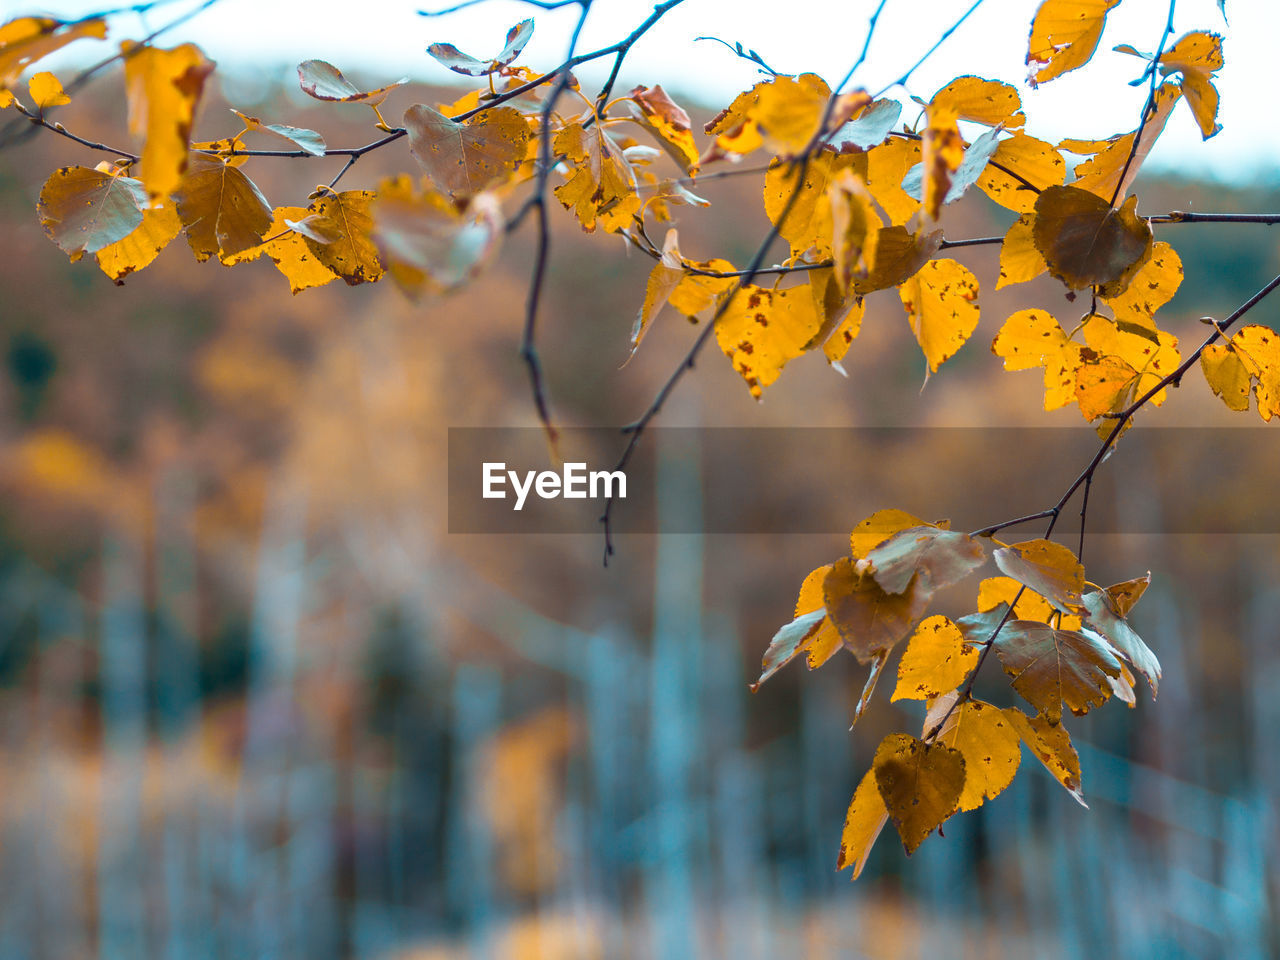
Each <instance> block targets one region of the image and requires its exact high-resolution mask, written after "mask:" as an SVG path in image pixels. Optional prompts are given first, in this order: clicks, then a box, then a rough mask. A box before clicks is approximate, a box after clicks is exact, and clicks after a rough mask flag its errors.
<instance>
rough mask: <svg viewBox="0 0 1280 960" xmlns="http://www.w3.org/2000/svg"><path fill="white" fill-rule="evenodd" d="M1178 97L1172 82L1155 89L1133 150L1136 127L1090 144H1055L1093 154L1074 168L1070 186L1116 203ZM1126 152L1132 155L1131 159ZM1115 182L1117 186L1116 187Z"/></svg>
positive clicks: (1135, 175) (1148, 151)
mask: <svg viewBox="0 0 1280 960" xmlns="http://www.w3.org/2000/svg"><path fill="white" fill-rule="evenodd" d="M1181 96H1182V90H1181V88H1180V87H1179V86H1178V85H1177V84H1175V83H1166V84H1162V85H1161V86H1160V88H1159V89H1158V90H1156V105H1155V111H1154V112H1153V113H1152V114H1151V116H1150V117H1148V118H1147V122H1146V124H1145V125H1144V126H1143V127H1142V142H1141V143H1140V144H1139V145H1138V149H1137V151H1134V149H1133V142H1134V138H1135V137H1136V136H1137V134H1138V131H1137V130H1135V131H1133V132H1132V133H1126V134H1125V135H1124V136H1118V137H1112V138H1111V139H1110V140H1103V141H1098V142H1096V143H1092V144H1089V143H1084V142H1081V141H1064V143H1062V144H1059V146H1060V147H1063V148H1064V149H1069V150H1071V152H1072V153H1080V152H1086V153H1096V154H1097V155H1096V156H1095V157H1093V159H1091V160H1088V161H1086V162H1084V163H1082V164H1080V165H1079V166H1078V167H1076V168H1075V174H1076V179H1075V180H1073V181H1072V182H1071V186H1073V187H1075V188H1076V189H1078V190H1088V191H1089V192H1090V193H1093V194H1096V195H1097V196H1099V197H1102V198H1103V199H1104V200H1106V201H1107V202H1108V203H1110V202H1111V198H1112V197H1113V196H1114V197H1115V198H1116V201H1117V202H1119V201H1121V200H1123V199H1124V198H1125V194H1126V193H1127V192H1128V190H1129V185H1130V184H1132V183H1133V180H1134V178H1135V177H1137V175H1138V171H1139V170H1140V169H1141V167H1142V162H1143V161H1144V160H1145V159H1146V157H1147V154H1148V153H1150V152H1151V148H1152V147H1154V146H1155V143H1156V140H1157V139H1158V138H1159V136H1160V134H1161V132H1163V130H1164V127H1165V123H1166V122H1167V121H1168V119H1169V114H1170V113H1172V112H1173V108H1174V106H1176V105H1177V103H1178V100H1179V98H1180V97H1181ZM1130 154H1132V155H1133V156H1132V160H1131V159H1130ZM1117 185H1119V188H1118V189H1117Z"/></svg>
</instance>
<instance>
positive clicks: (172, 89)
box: [121, 40, 270, 257]
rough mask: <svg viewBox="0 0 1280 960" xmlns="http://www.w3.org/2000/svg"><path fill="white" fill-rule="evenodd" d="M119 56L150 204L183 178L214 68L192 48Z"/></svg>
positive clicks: (129, 46) (130, 49) (127, 47)
mask: <svg viewBox="0 0 1280 960" xmlns="http://www.w3.org/2000/svg"><path fill="white" fill-rule="evenodd" d="M121 51H122V52H123V54H124V82H125V92H126V94H127V97H128V101H129V130H130V132H132V133H133V135H134V136H143V137H145V138H146V140H145V142H144V143H143V146H142V159H141V161H140V162H139V165H138V179H139V180H141V181H142V182H143V183H144V184H146V187H147V193H148V194H149V195H150V196H151V198H152V199H158V198H161V197H167V196H169V194H171V193H173V192H174V191H175V190H177V189H178V186H179V184H180V183H181V182H182V178H183V174H185V173H186V172H187V148H188V143H189V141H190V139H191V123H192V120H193V118H194V117H195V112H196V106H197V104H199V102H200V94H201V93H202V92H203V90H204V83H205V80H206V78H207V77H208V76H209V74H211V73H212V72H213V68H214V64H213V61H211V60H209V59H207V58H206V57H205V55H204V54H203V53H202V52H201V51H200V48H199V47H197V46H196V45H195V44H193V43H184V44H182V45H181V46H177V47H174V48H173V49H171V50H163V49H161V48H159V47H139V46H138V45H137V44H134V43H133V42H132V41H129V40H126V41H125V42H124V43H122V44H121ZM269 219H270V218H269V217H268V221H269ZM259 236H261V234H259ZM207 256H208V254H206V257H207Z"/></svg>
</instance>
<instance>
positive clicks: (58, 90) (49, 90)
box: [27, 71, 71, 113]
mask: <svg viewBox="0 0 1280 960" xmlns="http://www.w3.org/2000/svg"><path fill="white" fill-rule="evenodd" d="M27 90H28V92H29V93H30V94H31V100H32V102H33V103H34V104H35V105H36V108H37V109H38V110H39V111H40V113H44V112H45V111H46V110H48V109H49V108H50V107H61V106H63V105H65V104H68V103H70V102H71V98H70V97H68V96H67V94H66V92H65V91H64V90H63V89H62V84H61V83H60V82H59V81H58V78H57V77H55V76H54V75H53V74H52V73H49V72H48V71H45V72H44V73H37V74H36V75H35V76H33V77H32V78H31V79H30V80H28V81H27Z"/></svg>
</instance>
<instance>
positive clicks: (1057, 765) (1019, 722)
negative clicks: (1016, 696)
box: [1004, 707, 1089, 808]
mask: <svg viewBox="0 0 1280 960" xmlns="http://www.w3.org/2000/svg"><path fill="white" fill-rule="evenodd" d="M1004 715H1005V717H1006V718H1008V720H1009V723H1010V724H1012V726H1013V729H1015V730H1016V731H1018V736H1019V737H1021V738H1022V742H1023V743H1025V744H1026V745H1027V749H1028V750H1030V751H1031V752H1032V753H1033V754H1035V757H1036V759H1037V760H1039V761H1040V762H1041V763H1043V764H1044V767H1045V769H1046V770H1048V771H1049V772H1050V773H1051V774H1053V776H1054V779H1056V780H1057V781H1058V782H1059V783H1060V784H1062V786H1063V788H1064V789H1066V791H1067V792H1068V793H1069V794H1071V796H1073V797H1075V799H1076V802H1077V803H1079V804H1080V806H1082V807H1086V808H1087V807H1088V806H1089V805H1088V804H1087V803H1085V802H1084V793H1083V791H1081V789H1080V757H1079V756H1078V755H1077V754H1076V749H1075V747H1073V746H1072V745H1071V737H1069V736H1068V735H1067V728H1066V727H1064V726H1063V725H1062V724H1060V723H1050V722H1049V721H1048V720H1046V719H1045V718H1044V717H1042V716H1040V715H1038V714H1037V715H1036V716H1034V717H1028V716H1027V715H1026V714H1025V713H1023V712H1022V711H1021V710H1019V709H1018V708H1017V707H1006V708H1005V711H1004Z"/></svg>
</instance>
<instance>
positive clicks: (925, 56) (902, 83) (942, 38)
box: [871, 0, 983, 100]
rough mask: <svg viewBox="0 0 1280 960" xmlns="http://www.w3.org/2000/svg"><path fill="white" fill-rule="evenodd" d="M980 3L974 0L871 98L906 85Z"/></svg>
mask: <svg viewBox="0 0 1280 960" xmlns="http://www.w3.org/2000/svg"><path fill="white" fill-rule="evenodd" d="M982 4H983V0H974V4H973V6H971V7H970V8H969V9H968V10H966V11H965V12H964V13H963V14H962V15H961V17H960V19H959V20H957V21H956V22H955V23H953V24H952V25H951V26H949V27H948V28H947V29H946V32H944V33H943V34H942V36H940V37H939V38H938V39H937V41H936V42H935V43H934V45H933V46H932V47H930V48H929V49H928V50H926V51H925V52H924V54H923V56H921V57H920V59H919V60H917V61H916V62H915V63H913V64H912V65H911V66H910V68H908V70H907V72H906V73H904V74H903V75H902V76H900V77H898V79H897V80H894V81H892V82H890V83H888V84H886V85H885V87H884V89H882V90H881V91H880V92H879V93H877V94H876V95H875V96H874V97H872V98H871V99H873V100H879V99H880V98H881V97H883V96H884V95H885V94H886V93H888V92H889V91H890V90H892V89H893V88H894V87H905V86H906V85H907V81H908V80H910V79H911V75H912V74H913V73H915V72H916V71H917V70H919V69H920V68H921V67H922V66H923V65H924V62H925V61H926V60H928V59H929V58H930V57H931V56H933V55H934V53H936V52H937V50H938V48H939V47H940V46H942V45H943V44H944V43H946V41H947V38H948V37H950V36H951V35H952V34H953V33H955V32H956V31H957V30H958V29H960V25H961V24H962V23H964V22H965V21H966V20H968V19H969V15H970V14H972V13H973V12H974V11H975V10H977V9H978V8H979V7H980V6H982ZM883 6H884V5H883V4H881V7H883ZM879 12H880V11H879V10H877V11H876V13H877V14H879Z"/></svg>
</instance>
